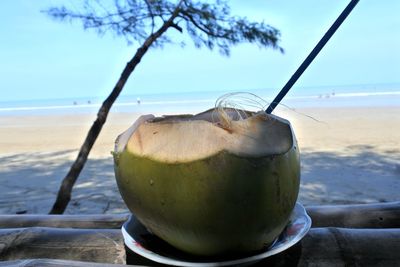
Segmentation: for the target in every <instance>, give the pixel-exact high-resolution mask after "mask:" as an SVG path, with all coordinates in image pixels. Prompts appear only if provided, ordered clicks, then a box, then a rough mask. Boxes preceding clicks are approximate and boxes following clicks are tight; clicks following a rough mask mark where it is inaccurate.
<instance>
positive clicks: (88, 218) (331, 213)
mask: <svg viewBox="0 0 400 267" xmlns="http://www.w3.org/2000/svg"><path fill="white" fill-rule="evenodd" d="M306 209H307V212H308V213H309V215H310V217H311V218H312V220H313V227H343V228H400V202H388V203H378V204H361V205H335V206H332V205H330V206H309V207H306ZM128 217H129V214H121V215H0V228H17V227H33V226H40V227H59V228H80V229H120V228H121V226H122V224H123V223H124V222H125V221H126V220H127V219H128Z"/></svg>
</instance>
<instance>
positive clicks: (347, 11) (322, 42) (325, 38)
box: [265, 0, 359, 114]
mask: <svg viewBox="0 0 400 267" xmlns="http://www.w3.org/2000/svg"><path fill="white" fill-rule="evenodd" d="M358 2H359V0H351V2H350V3H349V4H348V5H347V7H346V8H345V9H344V10H343V12H342V13H341V14H340V16H339V17H338V18H337V19H336V21H335V22H334V23H333V24H332V26H331V27H330V28H329V30H328V31H327V32H326V33H325V35H324V36H323V37H322V39H321V40H320V41H319V42H318V44H317V45H316V46H315V47H314V49H313V50H312V51H311V53H310V54H309V55H308V57H307V58H306V59H305V60H304V61H303V63H302V64H301V65H300V67H299V68H298V69H297V70H296V72H295V73H294V74H293V75H292V77H291V78H290V79H289V81H288V82H287V83H286V84H285V86H284V87H283V88H282V90H281V91H280V92H279V94H278V95H277V96H276V97H275V99H274V101H272V103H271V104H270V105H269V107H268V108H267V110H266V111H265V112H266V113H268V114H271V112H272V111H273V110H274V109H275V108H276V106H277V105H278V104H279V103H280V102H281V100H282V99H283V98H284V97H285V95H286V94H287V93H288V92H289V90H290V88H292V86H293V85H294V84H295V83H296V81H297V80H298V79H299V78H300V76H301V75H302V74H303V72H304V71H305V70H306V69H307V68H308V66H309V65H310V64H311V62H312V61H313V60H314V58H315V57H316V56H317V55H318V53H319V52H320V51H321V50H322V48H323V47H324V46H325V44H326V43H327V42H328V41H329V39H330V38H331V37H332V35H333V34H334V33H335V32H336V30H337V29H338V28H339V27H340V25H341V24H342V22H343V21H344V20H345V19H346V18H347V16H348V15H349V14H350V12H351V11H352V10H353V8H354V7H355V6H356V5H357V4H358Z"/></svg>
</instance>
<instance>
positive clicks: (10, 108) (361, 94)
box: [0, 91, 400, 113]
mask: <svg viewBox="0 0 400 267" xmlns="http://www.w3.org/2000/svg"><path fill="white" fill-rule="evenodd" d="M195 96H196V95H194V97H195ZM377 96H378V97H379V96H386V97H387V96H400V91H386V92H349V93H325V94H318V95H316V94H315V95H304V96H301V95H298V96H290V97H286V100H288V101H296V102H297V101H300V102H301V101H306V100H318V99H321V98H327V97H329V98H331V99H335V98H338V99H345V98H353V97H362V98H365V97H377ZM166 97H168V96H166ZM214 103H215V99H211V98H207V99H201V98H200V99H199V98H198V99H194V98H193V99H180V100H175V99H163V100H153V99H152V100H146V99H143V100H141V101H140V102H139V101H138V100H133V101H125V102H116V103H114V105H113V107H114V108H118V107H121V108H124V107H138V108H139V107H141V106H146V107H149V106H166V107H167V106H168V107H171V106H173V105H196V104H197V105H202V104H210V105H212V106H213V105H214ZM100 106H101V104H100V103H91V104H69V105H51V104H49V105H38V104H36V105H35V103H32V106H30V105H29V104H28V105H24V106H8V107H0V112H2V113H9V112H19V111H20V112H24V111H25V112H26V111H48V110H71V111H72V110H91V109H96V108H97V109H98V108H100Z"/></svg>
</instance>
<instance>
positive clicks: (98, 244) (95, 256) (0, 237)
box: [0, 227, 125, 264]
mask: <svg viewBox="0 0 400 267" xmlns="http://www.w3.org/2000/svg"><path fill="white" fill-rule="evenodd" d="M39 258H51V259H64V260H77V261H89V262H101V263H113V264H123V263H125V248H124V243H123V238H122V235H121V231H120V230H116V229H115V230H114V229H109V230H106V229H69V228H64V229H60V228H46V227H31V228H9V229H0V259H1V260H3V261H5V260H21V259H39Z"/></svg>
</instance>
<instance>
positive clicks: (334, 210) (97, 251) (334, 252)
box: [0, 202, 400, 267]
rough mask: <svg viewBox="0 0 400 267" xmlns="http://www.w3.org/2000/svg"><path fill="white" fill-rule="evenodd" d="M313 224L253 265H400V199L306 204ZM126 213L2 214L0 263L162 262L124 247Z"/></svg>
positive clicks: (27, 264)
mask: <svg viewBox="0 0 400 267" xmlns="http://www.w3.org/2000/svg"><path fill="white" fill-rule="evenodd" d="M306 209H307V212H308V214H309V215H310V217H311V218H312V220H313V228H311V230H310V232H309V233H308V234H307V235H306V236H305V237H304V238H303V239H302V240H301V241H300V242H299V243H297V244H296V245H295V246H293V247H291V248H290V249H288V250H286V251H284V252H282V253H280V254H277V255H275V256H272V257H270V258H267V259H265V260H263V261H261V262H258V263H256V264H255V265H254V266H310V265H312V266H400V202H391V203H379V204H365V205H340V206H313V207H307V208H306ZM128 217H129V215H128V214H123V215H0V260H1V261H0V266H99V267H100V266H110V265H111V266H121V265H125V264H126V263H128V264H131V265H136V266H138V265H140V266H143V265H144V266H160V265H159V264H156V263H154V262H152V261H150V260H147V259H145V258H143V257H141V256H139V255H137V254H135V253H133V252H131V251H129V250H127V249H126V247H125V245H124V242H123V237H122V234H121V231H120V228H121V226H122V224H123V223H124V222H125V221H126V220H127V219H128Z"/></svg>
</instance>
